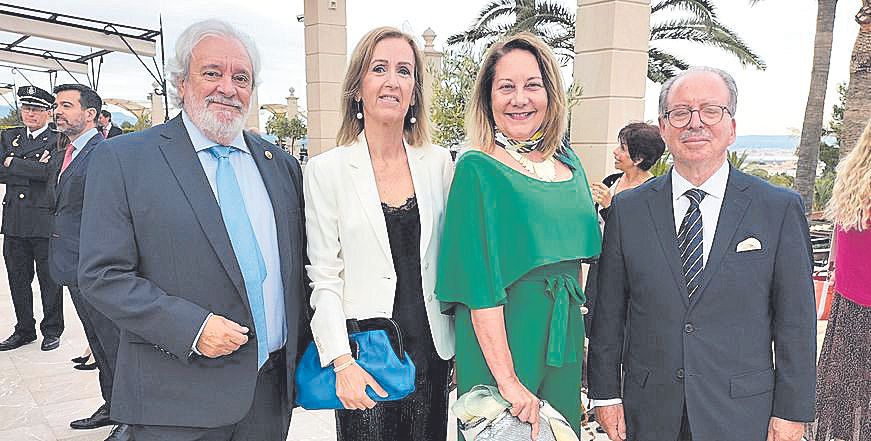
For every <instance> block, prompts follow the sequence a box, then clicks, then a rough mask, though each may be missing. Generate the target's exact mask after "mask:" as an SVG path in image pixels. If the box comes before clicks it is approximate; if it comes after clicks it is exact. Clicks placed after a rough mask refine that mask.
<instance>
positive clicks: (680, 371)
mask: <svg viewBox="0 0 871 441" xmlns="http://www.w3.org/2000/svg"><path fill="white" fill-rule="evenodd" d="M674 376H675V377H677V379H678V380H683V379H684V371H683V368H680V369H678V370H677V372H675V373H674Z"/></svg>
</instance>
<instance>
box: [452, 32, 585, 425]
mask: <svg viewBox="0 0 871 441" xmlns="http://www.w3.org/2000/svg"><path fill="white" fill-rule="evenodd" d="M563 90H564V89H563V85H562V80H561V77H560V72H559V65H558V64H557V63H556V60H555V59H554V56H553V53H552V52H551V50H550V48H549V47H548V46H547V45H546V44H545V43H544V42H542V41H541V40H540V39H539V38H538V37H536V36H534V35H532V34H529V33H521V34H517V35H513V36H511V37H509V38H508V39H506V40H503V41H501V42H499V43H496V44H494V45H493V46H491V48H490V49H489V50H488V52H487V54H486V55H485V57H484V62H483V65H482V67H481V70H480V71H479V72H478V77H477V80H476V83H475V87H474V91H473V96H472V99H471V101H470V104H469V111H468V114H467V117H466V126H467V127H466V128H467V132H468V134H469V140H470V142H471V146H472V148H471V149H470V150H468V151H466V152H464V153H463V154H461V156H460V158H459V159H458V161H457V166H456V172H455V175H454V181H453V184H452V186H451V192H450V196H449V197H448V202H447V207H446V214H445V226H444V232H443V235H442V248H441V252H440V256H439V276H438V279H437V282H436V294H437V296H438V298H439V300H441V301H442V302H444V305H445V306H444V308H445V310H446V311H451V312H453V313H454V314H455V316H456V337H457V355H456V362H457V381H458V387H459V390H458V393H459V394H463V393H465V392H467V391H468V390H469V389H471V388H472V386H475V385H477V384H490V385H494V386H497V387H498V389H499V392H500V394H501V395H502V396H503V398H505V399H506V400H507V401H508V402H509V403H511V405H512V410H511V412H512V414H514V415H515V416H517V417H518V418H519V419H520V420H522V421H526V422H529V423H530V424H532V426H533V433H534V434H535V433H537V431H538V407H539V399H543V400H547V401H548V402H549V403H550V404H551V405H552V406H553V407H554V408H555V409H557V410H558V411H559V412H560V413H562V414H563V415H564V416H565V417H566V419H567V420H568V421H569V423H570V424H571V425H572V427H573V428H574V430H575V431H576V432H579V430H580V421H581V403H580V393H581V391H580V389H581V362H582V359H583V350H584V349H583V348H584V323H583V316H582V314H581V305H583V303H584V301H585V298H584V293H583V290H582V289H581V284H580V282H579V278H580V267H581V263H582V262H584V261H585V260H593V259H595V258H596V257H597V256H598V255H599V252H600V243H601V240H600V233H599V228H598V223H597V217H596V211H595V209H594V208H593V202H592V198H591V195H590V190H589V187H588V184H587V179H586V176H585V175H584V171H583V169H582V168H581V164H580V161H579V160H578V158H577V156H575V154H574V153H573V152H572V150H571V148H570V147H569V146H568V145H565V136H564V135H565V132H566V127H567V122H566V98H565V94H564V92H563Z"/></svg>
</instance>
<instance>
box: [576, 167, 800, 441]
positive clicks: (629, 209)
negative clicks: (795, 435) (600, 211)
mask: <svg viewBox="0 0 871 441" xmlns="http://www.w3.org/2000/svg"><path fill="white" fill-rule="evenodd" d="M672 206H673V205H672V191H671V173H669V174H666V175H664V176H661V177H659V178H657V179H654V180H651V181H649V182H647V183H645V184H644V185H642V186H640V187H638V188H637V189H635V190H633V191H627V192H623V193H620V194H619V195H617V197H616V198H615V201H614V203H613V204H612V205H611V211H610V213H609V215H608V220H607V223H606V224H605V239H604V244H603V251H602V257H601V259H600V260H599V272H598V290H599V292H598V298H597V304H596V314H595V316H594V317H593V326H592V332H591V335H590V354H589V383H590V396H591V397H592V398H596V399H607V398H615V397H622V398H623V400H624V409H625V412H626V424H627V430H628V436H629V439H631V440H633V441H647V440H651V441H653V440H655V441H660V440H674V439H677V436H678V430H679V428H680V425H681V416H682V412H683V408H684V404H686V411H687V415H688V417H689V423H690V427H691V429H692V433H693V439H696V440H702V441H712V440H718V441H720V440H724V441H725V440H764V439H765V437H766V431H767V427H768V421H769V418H770V417H771V416H777V417H780V418H784V419H787V420H792V421H811V420H813V418H814V379H815V351H816V320H815V314H814V294H813V282H812V280H811V271H812V257H811V256H812V253H811V248H810V240H809V237H808V226H807V222H806V220H805V216H804V210H803V207H802V203H801V198H800V197H799V196H798V194H796V193H795V192H792V191H790V190H786V189H783V188H779V187H775V186H772V185H771V184H768V183H767V182H765V181H763V180H761V179H758V178H755V177H751V176H748V175H746V174H744V173H741V172H738V171H736V170H734V169H733V170H731V171H730V173H729V180H728V184H727V186H726V193H725V197H724V200H723V205H722V208H721V209H720V217H719V221H718V223H717V230H716V234H715V236H714V241H713V245H712V248H711V252H710V256H709V257H708V260H707V264H706V265H705V269H704V271H703V273H702V275H701V277H702V281H701V283H700V286H699V290H698V292H697V293H696V294H695V295H693V297H692V299H689V297H688V296H687V289H686V282H685V280H684V277H683V270H682V267H681V261H680V257H679V252H678V248H677V244H676V234H675V223H674V212H673V208H672ZM750 237H753V238H756V239H758V240H759V242H760V243H761V244H762V249H761V250H756V251H745V252H737V251H736V250H737V245H738V244H739V243H740V242H742V241H744V240H745V239H747V238H750ZM624 325H625V327H624ZM624 336H625V337H626V341H625V345H626V346H625V349H624ZM772 343H773V344H774V352H773V353H772ZM621 362H622V369H621ZM621 374H622V376H621ZM621 377H622V378H621ZM621 380H622V382H623V383H622V389H621Z"/></svg>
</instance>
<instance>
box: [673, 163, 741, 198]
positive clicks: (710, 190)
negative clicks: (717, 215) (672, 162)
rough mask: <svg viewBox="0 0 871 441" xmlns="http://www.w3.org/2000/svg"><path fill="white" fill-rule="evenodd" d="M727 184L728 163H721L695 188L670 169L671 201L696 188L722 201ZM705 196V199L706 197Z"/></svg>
mask: <svg viewBox="0 0 871 441" xmlns="http://www.w3.org/2000/svg"><path fill="white" fill-rule="evenodd" d="M728 182H729V161H723V165H721V166H720V168H719V169H717V171H716V172H714V174H713V175H711V177H710V178H708V180H707V181H705V182H704V183H702V185H700V186H698V187H696V186H695V185H693V184H692V183H690V181H688V180H686V178H684V177H683V176H681V175H680V173H678V172H677V170H675V169H674V168H672V169H671V197H672V200H673V201H677V200H678V199H679V198H680V197H681V196H683V194H684V193H686V191H687V190H689V189H691V188H698V189H699V190H702V191H704V192H705V193H706V194H707V196H713V197H715V198H717V199H723V197H724V196H725V195H726V183H728ZM707 196H706V197H707Z"/></svg>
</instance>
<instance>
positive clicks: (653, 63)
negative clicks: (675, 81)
mask: <svg viewBox="0 0 871 441" xmlns="http://www.w3.org/2000/svg"><path fill="white" fill-rule="evenodd" d="M689 67H690V64H689V63H687V62H686V61H684V60H683V59H681V58H678V57H677V56H675V55H672V54H670V53H668V52H666V51H664V50H662V49H659V48H657V47H653V46H651V47H650V48H649V49H648V50H647V78H648V79H650V81H653V82H655V83H660V84H662V83H664V82H666V81H667V80H668V79H669V78H671V77H673V76H675V75H677V74H678V73H679V72H680V71H682V70H686V69H689Z"/></svg>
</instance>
